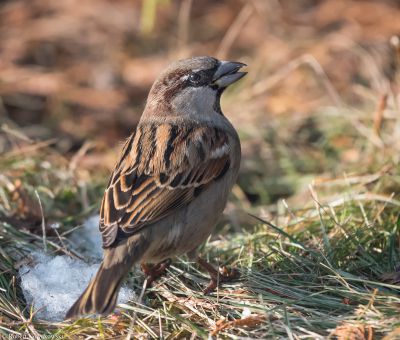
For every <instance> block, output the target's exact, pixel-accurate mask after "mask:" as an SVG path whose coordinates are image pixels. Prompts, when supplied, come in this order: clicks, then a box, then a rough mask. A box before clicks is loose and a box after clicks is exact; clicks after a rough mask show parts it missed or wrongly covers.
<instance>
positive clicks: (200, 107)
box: [144, 57, 246, 117]
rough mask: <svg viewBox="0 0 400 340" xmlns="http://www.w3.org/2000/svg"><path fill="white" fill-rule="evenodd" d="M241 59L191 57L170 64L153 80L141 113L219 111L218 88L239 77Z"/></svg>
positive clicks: (219, 96)
mask: <svg viewBox="0 0 400 340" xmlns="http://www.w3.org/2000/svg"><path fill="white" fill-rule="evenodd" d="M243 66H246V65H245V64H243V63H239V62H232V61H220V60H218V59H215V58H212V57H194V58H190V59H184V60H180V61H178V62H175V63H173V64H171V65H170V66H169V67H168V68H167V69H166V70H165V71H164V72H162V73H161V74H160V76H159V77H158V78H157V80H156V81H155V82H154V84H153V86H152V88H151V90H150V93H149V97H148V99H147V104H146V109H145V112H144V114H145V115H154V114H156V115H163V116H171V115H172V116H181V117H183V116H193V117H199V115H200V116H203V117H205V116H209V115H213V114H215V113H218V114H222V112H221V108H220V98H221V94H222V92H223V91H224V90H225V89H226V88H227V87H228V86H229V85H231V84H233V83H234V82H236V81H238V80H239V79H241V78H242V77H243V76H244V75H246V72H239V70H240V69H241V68H242V67H243Z"/></svg>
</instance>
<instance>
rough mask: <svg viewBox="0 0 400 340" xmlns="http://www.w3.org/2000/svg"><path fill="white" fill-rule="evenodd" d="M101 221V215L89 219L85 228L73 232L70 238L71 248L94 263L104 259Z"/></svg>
mask: <svg viewBox="0 0 400 340" xmlns="http://www.w3.org/2000/svg"><path fill="white" fill-rule="evenodd" d="M99 219H100V216H99V215H96V216H92V217H90V218H88V219H87V220H86V221H85V223H84V224H83V226H82V227H80V228H78V229H76V230H75V231H74V232H72V233H71V236H70V237H69V244H70V246H71V247H72V248H73V249H75V250H77V251H78V252H79V253H81V254H82V255H85V256H86V257H87V258H88V260H92V261H97V260H101V259H102V258H103V248H102V239H101V234H100V231H99Z"/></svg>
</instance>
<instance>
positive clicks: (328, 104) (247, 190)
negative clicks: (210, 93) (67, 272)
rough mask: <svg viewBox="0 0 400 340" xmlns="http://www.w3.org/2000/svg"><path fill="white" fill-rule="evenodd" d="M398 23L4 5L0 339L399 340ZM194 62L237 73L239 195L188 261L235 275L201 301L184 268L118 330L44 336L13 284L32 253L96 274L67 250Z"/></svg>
mask: <svg viewBox="0 0 400 340" xmlns="http://www.w3.org/2000/svg"><path fill="white" fill-rule="evenodd" d="M399 16H400V7H399V5H398V3H397V1H389V0H387V1H386V0H385V1H367V0H365V1H355V0H325V1H313V0H301V1H300V0H299V1H296V2H293V1H292V2H291V1H269V2H265V1H258V0H254V1H246V2H242V1H239V0H237V1H236V0H235V1H229V2H228V1H220V2H213V1H204V2H202V5H201V6H200V5H199V1H191V0H186V1H166V0H163V1H161V0H160V1H156V0H147V1H143V2H139V1H137V2H135V1H132V2H130V1H126V0H115V1H113V2H111V1H107V0H98V1H97V6H93V5H92V4H91V3H90V2H88V1H82V0H80V1H75V0H74V1H67V0H60V1H57V2H47V1H39V0H31V1H30V3H29V5H26V3H24V2H23V1H6V2H4V4H3V3H2V4H1V5H0V35H1V37H2V38H1V39H0V55H1V61H0V99H1V100H0V103H1V105H0V111H1V116H0V124H1V125H0V245H1V246H0V334H1V335H2V336H3V337H5V338H7V337H8V338H11V336H13V335H15V336H16V337H18V336H20V337H22V336H23V335H26V336H27V337H31V338H35V339H37V338H40V336H43V337H44V336H47V337H48V338H62V339H63V338H67V339H68V338H71V339H90V338H104V339H109V338H121V339H126V338H127V337H128V338H129V337H130V338H132V339H133V338H168V339H172V338H209V337H215V338H223V339H225V338H261V339H265V338H271V339H275V338H282V339H287V338H288V339H325V338H332V339H375V338H376V339H381V338H383V339H398V338H400V317H399V315H400V285H399V283H400V222H399V221H400V220H399V211H400V210H399V207H400V198H399V188H400V172H399V156H398V155H399V151H400V142H399V141H400V118H399V117H400V112H399V107H400V100H399V98H400V97H399V79H400V75H399V72H400V71H399V67H400V47H399V46H400V43H399V38H398V37H397V36H396V34H398V33H399V32H400V21H399V20H398V19H397V18H398V17H399ZM26 27H29V29H26ZM104 47H106V48H104ZM199 54H209V55H214V56H217V57H219V58H222V59H231V60H237V61H242V62H245V63H247V64H248V68H247V71H248V72H249V74H248V76H247V77H246V78H244V79H243V80H242V81H241V82H240V83H238V84H237V85H236V86H235V87H233V88H232V89H230V90H229V91H228V92H227V93H226V94H225V95H224V98H223V101H222V108H223V111H224V113H225V114H226V116H227V117H228V118H229V119H230V120H231V121H232V122H233V124H234V125H235V126H236V127H237V129H238V131H239V134H240V138H241V142H242V151H243V161H242V167H241V170H240V174H239V179H238V183H237V185H236V186H235V187H234V189H233V191H232V195H231V197H230V200H229V203H228V205H227V208H226V211H225V214H224V217H223V218H222V220H221V222H220V223H219V225H218V226H217V229H216V231H215V232H214V233H213V235H212V236H211V237H210V239H209V240H208V242H207V243H206V244H205V245H204V246H203V247H202V248H201V249H200V252H201V253H202V254H203V255H204V256H205V257H206V258H208V259H209V260H210V261H211V262H213V263H215V264H218V265H220V266H224V265H226V266H228V267H235V268H237V269H238V270H239V272H240V274H241V276H240V278H239V279H237V280H235V281H232V282H228V283H223V284H222V285H221V286H220V288H219V289H218V290H217V291H216V292H215V293H213V294H211V295H208V296H204V295H203V294H202V288H204V286H205V285H206V283H207V279H208V277H207V274H206V273H204V272H202V271H201V270H199V268H198V267H197V266H196V265H195V264H194V263H191V262H189V261H188V259H187V258H185V257H182V258H178V259H175V260H174V262H173V263H172V265H171V267H170V268H169V269H168V272H167V274H166V275H165V276H163V277H161V278H160V279H159V280H157V281H156V282H155V283H154V285H153V287H152V288H151V289H150V290H149V291H148V292H147V293H146V294H145V295H144V296H143V299H142V301H141V303H139V302H138V301H137V300H133V301H130V302H129V303H126V304H123V305H122V306H121V307H120V309H119V311H118V313H117V314H115V315H112V316H110V317H108V318H95V319H90V318H84V319H80V320H77V321H74V322H66V321H64V322H50V321H44V320H40V318H37V317H36V316H35V312H34V309H31V307H30V306H29V305H28V304H27V302H26V300H25V298H24V296H23V293H22V290H21V278H20V272H19V271H20V269H21V268H23V267H24V266H27V265H31V259H30V254H31V253H32V252H34V251H38V250H40V251H43V249H44V248H47V252H48V255H49V256H56V255H68V256H72V257H82V258H83V259H84V260H87V261H88V260H89V259H88V258H85V256H86V255H83V254H81V253H79V251H75V250H74V248H73V247H72V246H71V244H70V241H69V239H70V236H71V233H72V232H73V230H74V229H75V228H76V227H77V226H79V225H81V224H82V223H84V221H85V220H86V219H87V218H88V217H90V216H92V215H94V214H97V212H98V209H99V204H100V200H101V197H102V192H103V190H104V187H105V184H106V182H107V177H108V175H109V172H110V170H111V168H112V166H113V163H114V162H115V160H116V157H117V155H118V150H119V149H120V148H121V143H122V141H123V139H124V138H126V137H127V136H128V135H129V133H130V132H131V131H132V130H133V129H134V127H135V125H136V123H137V121H138V119H139V116H140V113H141V110H142V108H143V104H144V101H145V97H146V93H147V91H148V89H149V87H150V85H151V83H152V81H153V80H154V78H155V77H156V76H157V74H158V73H159V72H160V70H161V69H162V68H163V67H165V65H166V64H167V63H168V62H169V61H171V60H175V59H178V58H181V57H186V56H190V55H199ZM55 224H56V226H57V228H54V225H55ZM44 235H45V237H44ZM44 245H45V246H44ZM143 279H144V278H143V275H142V274H141V273H140V272H139V271H137V270H134V271H132V273H131V274H130V276H129V278H128V279H127V282H126V285H127V286H128V287H130V288H132V289H133V290H135V291H136V292H137V293H138V294H140V291H141V288H142V284H143Z"/></svg>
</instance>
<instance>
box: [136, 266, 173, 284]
mask: <svg viewBox="0 0 400 340" xmlns="http://www.w3.org/2000/svg"><path fill="white" fill-rule="evenodd" d="M170 265H171V259H166V260H164V261H161V262H160V263H157V264H155V265H154V266H150V265H149V264H147V263H142V264H141V265H140V267H141V268H142V271H143V273H144V274H145V275H146V282H147V283H146V289H147V288H148V287H149V286H150V285H151V284H152V283H153V281H154V280H156V279H157V278H158V277H160V276H161V275H162V274H164V272H165V270H166V269H167V268H168V267H169V266H170Z"/></svg>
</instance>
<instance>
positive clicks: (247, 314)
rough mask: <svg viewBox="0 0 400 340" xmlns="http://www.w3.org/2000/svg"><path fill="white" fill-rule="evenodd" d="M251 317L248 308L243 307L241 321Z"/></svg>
mask: <svg viewBox="0 0 400 340" xmlns="http://www.w3.org/2000/svg"><path fill="white" fill-rule="evenodd" d="M250 315H251V310H250V308H247V307H244V308H243V311H242V319H244V318H247V317H249V316H250Z"/></svg>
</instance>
